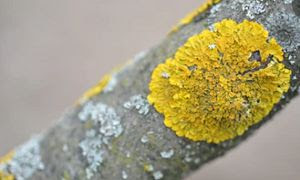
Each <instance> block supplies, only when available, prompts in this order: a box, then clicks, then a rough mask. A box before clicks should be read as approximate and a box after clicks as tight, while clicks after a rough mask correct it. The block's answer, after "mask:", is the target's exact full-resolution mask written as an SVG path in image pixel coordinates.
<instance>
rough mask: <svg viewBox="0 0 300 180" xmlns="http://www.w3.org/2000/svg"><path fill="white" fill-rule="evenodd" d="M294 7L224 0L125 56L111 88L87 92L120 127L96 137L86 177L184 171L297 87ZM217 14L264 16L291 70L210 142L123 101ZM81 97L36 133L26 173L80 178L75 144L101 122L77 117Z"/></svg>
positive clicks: (273, 1)
mask: <svg viewBox="0 0 300 180" xmlns="http://www.w3.org/2000/svg"><path fill="white" fill-rule="evenodd" d="M297 15H299V1H297V2H296V1H294V2H293V3H291V2H290V1H281V0H264V1H260V0H239V1H229V0H223V1H222V2H221V3H220V4H218V5H216V6H214V7H213V8H211V9H209V10H208V11H207V12H205V13H203V14H201V15H199V16H198V17H197V18H196V19H195V20H194V21H193V22H191V23H190V24H188V25H186V26H183V27H181V28H180V29H179V30H178V31H177V32H174V33H171V34H169V35H168V36H167V37H166V38H165V39H164V40H162V41H161V42H160V43H159V44H157V45H156V46H154V47H153V48H151V49H149V50H148V51H145V52H142V53H140V54H139V55H137V56H136V57H135V58H134V59H133V61H132V63H130V64H128V65H126V66H125V67H124V68H122V69H121V70H120V71H119V72H117V73H116V74H115V75H114V78H115V80H116V82H117V83H116V84H115V86H114V87H113V89H112V90H110V91H107V92H104V93H101V94H99V95H97V96H95V97H93V98H92V99H91V100H90V103H92V104H94V105H96V104H99V103H100V104H102V105H105V106H106V107H110V108H111V109H113V111H114V112H115V113H116V115H117V116H118V117H119V118H120V127H121V128H122V133H121V134H120V135H116V137H109V138H108V140H107V139H106V140H107V142H104V143H102V142H101V148H99V152H100V153H101V155H99V156H101V158H103V159H102V160H100V161H99V164H98V165H97V166H96V170H97V171H96V172H94V173H93V175H91V179H107V180H110V179H111V180H116V179H132V180H140V179H170V180H176V179H183V178H185V177H187V175H188V174H190V173H191V172H193V171H195V170H197V169H198V168H199V167H201V166H203V165H204V164H205V163H207V162H208V161H210V160H212V159H215V158H217V157H221V156H222V155H224V154H225V153H226V152H228V151H229V150H230V149H232V148H234V147H236V146H237V145H239V144H241V143H242V142H243V141H245V140H246V139H247V138H248V137H249V136H251V134H253V133H254V132H256V130H257V129H259V127H260V126H262V125H263V124H264V123H266V122H268V121H269V120H270V119H271V117H272V116H273V115H274V114H276V112H278V111H279V110H280V109H282V108H283V107H285V105H286V104H287V103H288V102H289V101H290V100H291V99H292V98H293V97H294V96H295V95H297V93H298V86H299V79H300V51H299V49H300V17H299V16H297ZM224 18H230V19H234V20H235V21H238V22H241V21H243V20H244V19H250V20H255V21H257V22H259V23H261V24H263V25H264V26H265V27H266V28H267V29H268V31H269V32H270V36H274V37H275V38H276V39H277V40H278V42H279V43H280V44H281V45H282V46H283V47H284V49H285V62H284V63H285V64H286V66H287V67H288V68H289V69H291V70H292V71H293V75H292V77H293V78H292V82H291V88H290V90H289V92H288V93H286V94H285V96H284V98H282V100H281V101H280V103H279V104H277V105H276V106H275V107H274V108H273V110H272V112H271V113H270V114H269V115H268V116H267V117H266V118H265V119H264V120H263V121H262V122H260V123H258V124H256V125H254V126H252V127H251V128H250V129H249V130H248V131H247V132H246V133H245V134H243V135H242V136H239V137H236V138H234V139H232V140H228V141H225V142H223V143H220V144H209V143H206V142H193V141H190V140H188V139H185V138H181V137H178V136H176V135H175V133H174V132H173V131H172V130H170V129H169V128H167V127H165V126H164V124H163V119H164V117H163V115H161V114H159V113H158V112H156V110H155V109H154V108H153V107H152V106H148V105H147V103H146V102H144V103H145V104H143V106H144V107H134V106H133V107H128V106H126V105H125V107H124V104H125V103H126V102H128V101H130V98H131V97H133V96H137V95H139V98H140V100H141V99H146V97H147V95H148V94H149V89H148V83H149V82H150V78H151V73H152V71H153V69H154V68H155V67H156V66H157V65H158V64H160V63H162V62H164V61H165V60H166V59H167V58H168V57H172V56H173V55H174V53H175V52H176V50H177V49H178V48H179V47H180V46H182V45H183V44H184V43H185V42H186V40H187V39H188V38H189V37H190V36H192V35H194V34H198V33H200V32H201V31H202V30H204V29H206V28H208V27H209V26H210V25H212V24H214V23H215V22H218V21H220V20H222V19H224ZM297 38H298V39H297ZM87 103H88V102H87ZM87 103H85V104H82V105H74V106H73V107H71V108H70V109H69V110H68V111H67V112H66V113H65V115H64V116H63V117H62V118H61V120H60V121H59V122H57V124H56V125H54V126H53V127H52V128H51V129H49V130H48V131H47V132H45V133H44V134H42V135H41V137H40V140H39V143H40V156H41V161H42V162H43V164H44V167H43V168H42V170H37V171H35V172H34V174H33V175H32V177H30V178H29V179H33V180H39V179H75V180H76V179H78V180H80V179H87V168H88V167H89V166H90V164H91V162H88V161H87V158H86V156H85V155H84V153H83V149H82V148H80V144H81V143H82V142H83V141H84V140H85V139H87V135H86V132H87V131H89V130H91V129H94V130H97V129H99V128H101V127H100V126H101V125H99V124H98V125H97V124H96V125H95V124H91V123H89V121H86V122H83V121H82V119H80V117H79V115H80V113H82V112H83V110H84V108H85V106H86V104H87ZM142 108H145V109H144V110H143V109H142ZM287 108H288V107H287ZM141 110H142V111H141ZM148 110H149V111H148ZM99 135H101V136H102V138H103V136H105V134H99ZM96 136H97V135H96ZM102 140H103V139H102ZM102 140H101V141H102ZM104 141H105V140H104Z"/></svg>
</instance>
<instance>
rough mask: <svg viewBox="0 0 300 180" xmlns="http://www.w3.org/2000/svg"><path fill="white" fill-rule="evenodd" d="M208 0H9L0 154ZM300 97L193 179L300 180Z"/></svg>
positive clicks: (1, 52) (3, 10)
mask: <svg viewBox="0 0 300 180" xmlns="http://www.w3.org/2000/svg"><path fill="white" fill-rule="evenodd" d="M201 2H202V1H201V0H199V1H192V0H185V1H174V0H163V1H161V0H151V1H150V0H148V1H145V0H144V1H142V0H126V1H120V0H88V1H84V0H81V1H79V0H48V1H41V0H26V1H23V0H1V1H0V100H1V101H0V156H1V155H3V154H4V153H6V152H7V151H9V150H10V149H12V148H13V147H15V146H16V145H18V144H20V143H21V142H23V141H25V140H26V139H28V138H29V137H30V135H32V134H33V133H39V132H40V131H42V130H43V129H45V128H47V127H49V126H51V124H53V123H54V122H55V121H57V120H58V119H59V117H60V115H61V114H62V112H63V111H64V110H65V109H66V107H68V106H70V105H71V104H72V103H74V101H75V100H76V99H77V98H78V97H79V96H80V95H81V94H82V93H83V92H84V90H86V89H87V88H88V87H90V86H92V85H93V84H95V83H96V82H97V81H98V80H99V79H100V78H101V76H102V75H103V74H105V73H106V72H108V71H109V70H110V69H112V68H113V67H115V66H117V65H118V64H122V63H125V62H126V61H127V60H128V59H130V58H131V57H132V56H133V55H134V54H136V53H138V52H139V51H141V50H144V49H147V48H149V47H151V46H153V45H154V44H157V43H158V42H159V41H160V40H161V39H162V38H164V36H165V35H166V34H167V32H168V31H169V30H170V29H171V27H172V26H173V25H175V24H176V23H177V22H178V20H179V19H180V18H181V17H183V16H184V15H185V14H186V13H187V12H189V11H191V10H193V9H195V8H196V7H197V6H198V5H199V4H200V3H201ZM299 107H300V98H299V97H298V98H297V99H295V100H294V101H293V102H292V103H291V104H289V105H288V107H286V109H285V110H284V111H282V112H281V113H280V114H278V115H277V116H276V117H275V118H274V120H273V121H272V122H270V123H268V124H267V125H266V126H264V127H263V128H261V129H260V131H259V132H258V133H256V135H255V136H254V137H252V138H251V139H250V140H249V141H247V142H246V143H244V144H243V145H241V146H240V147H239V148H237V149H235V150H233V151H232V152H230V153H229V154H228V155H227V156H225V157H224V158H221V159H218V160H216V161H214V162H212V163H210V164H209V165H206V166H205V167H204V168H202V170H201V171H199V172H198V173H197V174H195V175H193V176H192V177H191V178H189V179H190V180H197V179H205V180H218V179H222V180H229V179H230V180H241V179H243V180H253V179H256V180H266V179H272V180H282V179H289V180H298V179H299V177H300V153H299V152H300V131H299V130H300V118H299V117H300V111H299Z"/></svg>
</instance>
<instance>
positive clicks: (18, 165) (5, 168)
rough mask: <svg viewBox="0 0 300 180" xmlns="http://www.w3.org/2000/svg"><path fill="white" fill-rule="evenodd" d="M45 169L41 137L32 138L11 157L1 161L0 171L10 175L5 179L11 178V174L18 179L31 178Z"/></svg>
mask: <svg viewBox="0 0 300 180" xmlns="http://www.w3.org/2000/svg"><path fill="white" fill-rule="evenodd" d="M43 169H44V164H43V162H42V157H41V155H40V138H39V137H35V138H32V139H31V140H30V141H28V142H27V143H25V144H24V145H22V146H20V147H18V148H17V149H16V150H15V151H14V152H13V153H12V154H11V156H10V158H9V159H7V160H6V161H4V162H3V161H2V163H0V171H2V172H5V173H8V175H9V176H8V177H7V178H8V179H4V180H10V179H9V178H11V176H13V177H14V178H15V179H17V180H25V179H29V178H30V177H31V176H32V175H33V174H34V173H35V172H36V171H38V170H43ZM0 177H1V176H0Z"/></svg>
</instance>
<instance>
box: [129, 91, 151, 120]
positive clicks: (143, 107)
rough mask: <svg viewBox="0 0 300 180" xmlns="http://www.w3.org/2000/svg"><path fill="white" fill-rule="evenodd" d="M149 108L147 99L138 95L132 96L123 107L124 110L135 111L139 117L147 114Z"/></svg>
mask: <svg viewBox="0 0 300 180" xmlns="http://www.w3.org/2000/svg"><path fill="white" fill-rule="evenodd" d="M149 106H150V105H149V103H148V101H147V99H146V98H145V97H143V96H142V95H140V94H139V95H135V96H132V97H131V98H130V99H129V101H127V102H125V103H124V105H123V107H124V108H126V109H136V110H137V111H138V113H139V114H141V115H147V114H148V112H149Z"/></svg>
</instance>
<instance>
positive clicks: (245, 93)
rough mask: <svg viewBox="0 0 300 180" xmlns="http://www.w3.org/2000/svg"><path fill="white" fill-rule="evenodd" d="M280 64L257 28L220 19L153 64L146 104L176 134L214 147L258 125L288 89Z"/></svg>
mask: <svg viewBox="0 0 300 180" xmlns="http://www.w3.org/2000/svg"><path fill="white" fill-rule="evenodd" d="M282 61H283V50H282V48H281V46H280V45H279V44H278V43H277V41H276V40H275V39H274V38H271V37H269V35H268V31H266V30H265V28H264V27H263V26H262V25H260V24H258V23H256V22H251V21H248V20H245V21H243V22H242V23H240V24H238V23H236V22H235V21H233V20H227V19H226V20H223V21H221V22H219V23H216V24H215V25H214V31H213V32H212V31H209V30H204V31H203V32H202V33H200V34H198V35H195V36H192V37H190V38H189V40H188V41H187V42H186V43H185V44H184V45H183V46H182V47H180V48H179V49H178V50H177V52H176V54H175V57H174V58H169V59H167V60H166V62H165V63H164V64H160V65H158V66H157V68H156V69H155V70H154V71H153V74H152V80H151V82H150V84H149V87H150V91H151V93H150V94H149V96H148V100H149V102H150V103H152V104H154V107H155V108H156V110H157V111H158V112H160V113H162V114H164V116H165V120H164V123H165V125H166V126H167V127H170V128H171V129H172V130H174V131H175V132H176V134H177V135H178V136H184V137H187V138H189V139H191V140H194V141H203V140H204V141H207V142H213V143H220V142H223V141H225V140H228V139H232V138H234V137H236V136H238V135H242V134H243V133H244V132H245V131H246V130H247V129H248V128H249V127H250V126H252V125H254V124H256V123H258V122H260V121H261V120H262V119H263V118H264V117H266V116H267V115H268V114H269V112H270V111H271V110H272V108H273V106H274V105H275V104H276V103H278V102H279V101H280V99H281V97H282V95H283V94H284V93H286V92H287V91H288V89H289V88H290V78H291V71H290V70H289V69H287V68H286V67H285V65H284V64H283V63H282ZM164 74H167V75H168V76H167V77H166V76H165V75H164Z"/></svg>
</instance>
